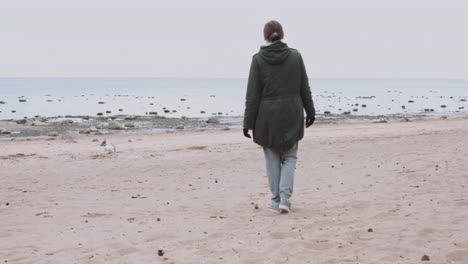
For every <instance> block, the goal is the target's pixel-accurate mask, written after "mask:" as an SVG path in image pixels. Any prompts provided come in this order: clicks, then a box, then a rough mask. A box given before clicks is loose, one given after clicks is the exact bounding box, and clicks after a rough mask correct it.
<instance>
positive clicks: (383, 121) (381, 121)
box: [372, 120, 388, 124]
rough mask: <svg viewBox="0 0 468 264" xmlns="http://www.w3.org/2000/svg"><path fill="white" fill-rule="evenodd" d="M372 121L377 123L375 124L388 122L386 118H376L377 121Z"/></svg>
mask: <svg viewBox="0 0 468 264" xmlns="http://www.w3.org/2000/svg"><path fill="white" fill-rule="evenodd" d="M372 123H377V124H379V123H388V121H387V120H378V121H374V122H372Z"/></svg>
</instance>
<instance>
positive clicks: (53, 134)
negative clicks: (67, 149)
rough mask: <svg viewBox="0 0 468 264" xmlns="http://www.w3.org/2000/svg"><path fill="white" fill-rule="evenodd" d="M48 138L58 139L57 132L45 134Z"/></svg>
mask: <svg viewBox="0 0 468 264" xmlns="http://www.w3.org/2000/svg"><path fill="white" fill-rule="evenodd" d="M47 135H48V136H49V137H58V136H59V133H58V132H57V131H51V132H49V133H48V134H47Z"/></svg>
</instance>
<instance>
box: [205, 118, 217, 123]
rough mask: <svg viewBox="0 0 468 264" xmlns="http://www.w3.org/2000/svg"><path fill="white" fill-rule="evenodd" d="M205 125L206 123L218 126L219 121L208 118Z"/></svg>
mask: <svg viewBox="0 0 468 264" xmlns="http://www.w3.org/2000/svg"><path fill="white" fill-rule="evenodd" d="M206 123H208V124H219V119H218V118H216V117H210V118H208V120H207V121H206Z"/></svg>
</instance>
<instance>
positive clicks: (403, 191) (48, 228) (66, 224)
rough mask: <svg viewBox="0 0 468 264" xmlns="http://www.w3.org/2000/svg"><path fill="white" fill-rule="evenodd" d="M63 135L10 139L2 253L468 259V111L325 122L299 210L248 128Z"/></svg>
mask: <svg viewBox="0 0 468 264" xmlns="http://www.w3.org/2000/svg"><path fill="white" fill-rule="evenodd" d="M56 138H57V139H56V140H45V139H43V138H36V139H34V138H32V139H29V140H26V139H24V138H17V139H16V140H14V141H11V138H8V137H3V138H0V146H1V147H0V168H1V171H0V182H1V185H0V222H1V223H2V225H1V226H0V261H1V262H5V263H327V264H328V263H330V264H331V263H341V262H342V263H421V260H422V258H423V257H424V259H430V261H428V262H422V263H468V228H467V226H468V222H467V219H468V191H467V185H468V174H467V171H468V162H467V160H468V119H447V120H425V121H415V122H391V123H379V124H376V123H353V124H351V123H340V124H318V125H314V126H313V127H312V128H309V129H307V130H306V136H305V138H304V139H303V140H302V141H301V142H300V144H299V162H298V166H297V176H296V183H295V184H296V185H295V189H294V196H293V198H292V203H293V213H291V214H289V215H277V214H274V213H271V212H269V211H267V210H266V209H265V207H266V204H267V202H268V199H269V191H268V186H267V179H266V176H265V170H264V160H263V153H262V151H261V148H260V147H258V146H257V145H255V144H253V143H252V142H250V141H249V140H248V139H246V138H243V137H242V136H241V131H240V130H238V129H231V130H226V131H224V130H206V131H184V130H181V131H176V132H173V133H150V132H148V131H143V130H141V131H135V132H134V133H117V134H111V135H89V134H73V133H67V134H61V135H59V136H58V137H56ZM104 139H106V140H107V143H108V144H110V143H111V144H112V145H114V146H115V147H116V151H115V152H113V153H110V154H108V153H106V151H105V150H104V148H103V147H101V146H100V144H101V142H102V140H104ZM424 255H426V256H424ZM426 257H427V258H426Z"/></svg>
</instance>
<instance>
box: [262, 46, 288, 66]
mask: <svg viewBox="0 0 468 264" xmlns="http://www.w3.org/2000/svg"><path fill="white" fill-rule="evenodd" d="M258 54H259V56H260V57H261V58H262V59H263V60H265V61H266V62H267V63H268V64H271V65H276V64H281V63H283V61H285V60H286V59H287V58H288V56H289V54H291V50H290V49H289V48H288V45H286V43H284V42H281V41H276V42H273V43H272V44H270V45H268V46H262V47H261V48H260V52H259V53H258Z"/></svg>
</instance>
